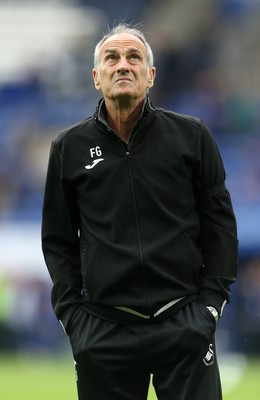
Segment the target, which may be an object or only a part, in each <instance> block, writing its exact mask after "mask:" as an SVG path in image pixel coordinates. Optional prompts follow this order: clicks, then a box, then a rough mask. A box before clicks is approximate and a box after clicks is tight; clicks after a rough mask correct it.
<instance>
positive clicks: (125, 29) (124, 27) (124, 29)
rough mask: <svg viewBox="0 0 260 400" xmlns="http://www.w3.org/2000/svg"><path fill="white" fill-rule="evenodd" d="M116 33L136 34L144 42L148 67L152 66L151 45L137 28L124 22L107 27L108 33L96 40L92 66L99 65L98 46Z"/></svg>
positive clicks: (96, 66)
mask: <svg viewBox="0 0 260 400" xmlns="http://www.w3.org/2000/svg"><path fill="white" fill-rule="evenodd" d="M118 33H130V34H131V35H133V36H136V37H137V38H138V39H139V40H141V42H142V43H143V44H144V46H145V48H146V50H147V63H148V66H149V67H152V66H153V52H152V49H151V46H150V45H149V43H148V42H147V41H146V38H145V36H144V34H143V33H142V32H141V31H140V30H139V29H137V28H135V27H133V28H132V27H131V26H130V25H129V24H126V23H120V24H118V25H117V26H115V27H114V28H112V29H109V31H108V33H106V34H105V35H104V36H103V37H102V39H101V40H100V41H99V42H98V44H97V45H96V47H95V52H94V67H95V68H96V69H98V67H99V56H100V48H101V46H102V44H103V43H104V42H105V41H106V40H107V39H108V38H110V37H111V36H113V35H116V34H118Z"/></svg>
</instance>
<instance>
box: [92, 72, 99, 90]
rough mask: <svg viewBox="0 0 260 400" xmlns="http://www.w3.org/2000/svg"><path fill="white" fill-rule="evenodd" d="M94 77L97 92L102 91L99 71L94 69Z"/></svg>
mask: <svg viewBox="0 0 260 400" xmlns="http://www.w3.org/2000/svg"><path fill="white" fill-rule="evenodd" d="M92 76H93V80H94V85H95V88H96V89H97V90H100V89H101V86H100V83H99V78H98V71H97V69H96V68H93V71H92Z"/></svg>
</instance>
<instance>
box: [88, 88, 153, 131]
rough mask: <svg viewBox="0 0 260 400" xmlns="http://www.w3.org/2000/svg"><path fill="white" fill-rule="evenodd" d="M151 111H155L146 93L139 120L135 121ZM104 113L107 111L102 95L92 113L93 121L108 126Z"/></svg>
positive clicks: (140, 119)
mask: <svg viewBox="0 0 260 400" xmlns="http://www.w3.org/2000/svg"><path fill="white" fill-rule="evenodd" d="M153 111H155V107H154V105H153V104H152V103H151V101H150V99H149V96H148V95H146V97H145V99H144V104H143V108H142V113H141V116H140V118H139V120H138V121H137V123H138V122H141V121H142V120H143V119H144V118H145V117H146V116H147V115H148V114H150V113H151V112H153ZM106 113H107V111H106V105H105V100H104V98H103V97H102V99H100V100H99V102H98V104H97V107H96V112H95V114H94V118H95V121H96V122H100V123H101V124H103V125H106V126H108V124H107V121H106Z"/></svg>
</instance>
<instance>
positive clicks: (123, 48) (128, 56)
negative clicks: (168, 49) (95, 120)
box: [93, 33, 155, 100]
mask: <svg viewBox="0 0 260 400" xmlns="http://www.w3.org/2000/svg"><path fill="white" fill-rule="evenodd" d="M93 78H94V83H95V87H96V89H97V90H101V91H102V92H103V95H104V97H105V98H107V99H111V100H115V99H118V98H120V97H124V98H130V99H135V100H138V99H140V100H141V99H143V98H144V97H145V95H146V89H147V88H151V87H152V86H153V80H154V78H155V67H150V68H149V67H148V62H147V51H146V48H145V46H144V44H143V43H142V42H141V40H139V39H138V38H137V37H136V36H134V35H131V34H129V33H120V34H115V35H113V36H111V37H110V38H108V39H107V40H106V41H105V42H104V43H103V44H102V46H101V48H100V57H99V68H98V70H97V69H95V68H94V69H93Z"/></svg>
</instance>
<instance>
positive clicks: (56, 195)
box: [42, 142, 82, 329]
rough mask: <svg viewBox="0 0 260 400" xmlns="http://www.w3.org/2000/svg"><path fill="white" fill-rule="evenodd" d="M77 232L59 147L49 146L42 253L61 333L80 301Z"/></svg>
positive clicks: (73, 200)
mask: <svg viewBox="0 0 260 400" xmlns="http://www.w3.org/2000/svg"><path fill="white" fill-rule="evenodd" d="M78 232H79V218H78V209H77V203H76V196H75V193H74V190H73V188H72V187H70V186H69V183H68V182H66V181H65V180H64V179H63V172H62V143H61V142H53V143H52V146H51V151H50V158H49V165H48V170H47V178H46V185H45V193H44V201H43V213H42V249H43V254H44V258H45V262H46V264H47V268H48V270H49V273H50V276H51V279H52V281H53V288H52V305H53V309H54V312H55V314H56V316H57V318H58V319H60V320H62V324H63V326H64V328H65V329H66V327H67V325H68V321H69V319H70V318H71V316H72V315H73V313H74V311H75V310H76V308H78V304H79V303H81V301H82V297H81V290H82V276H81V271H80V251H79V234H78Z"/></svg>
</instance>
